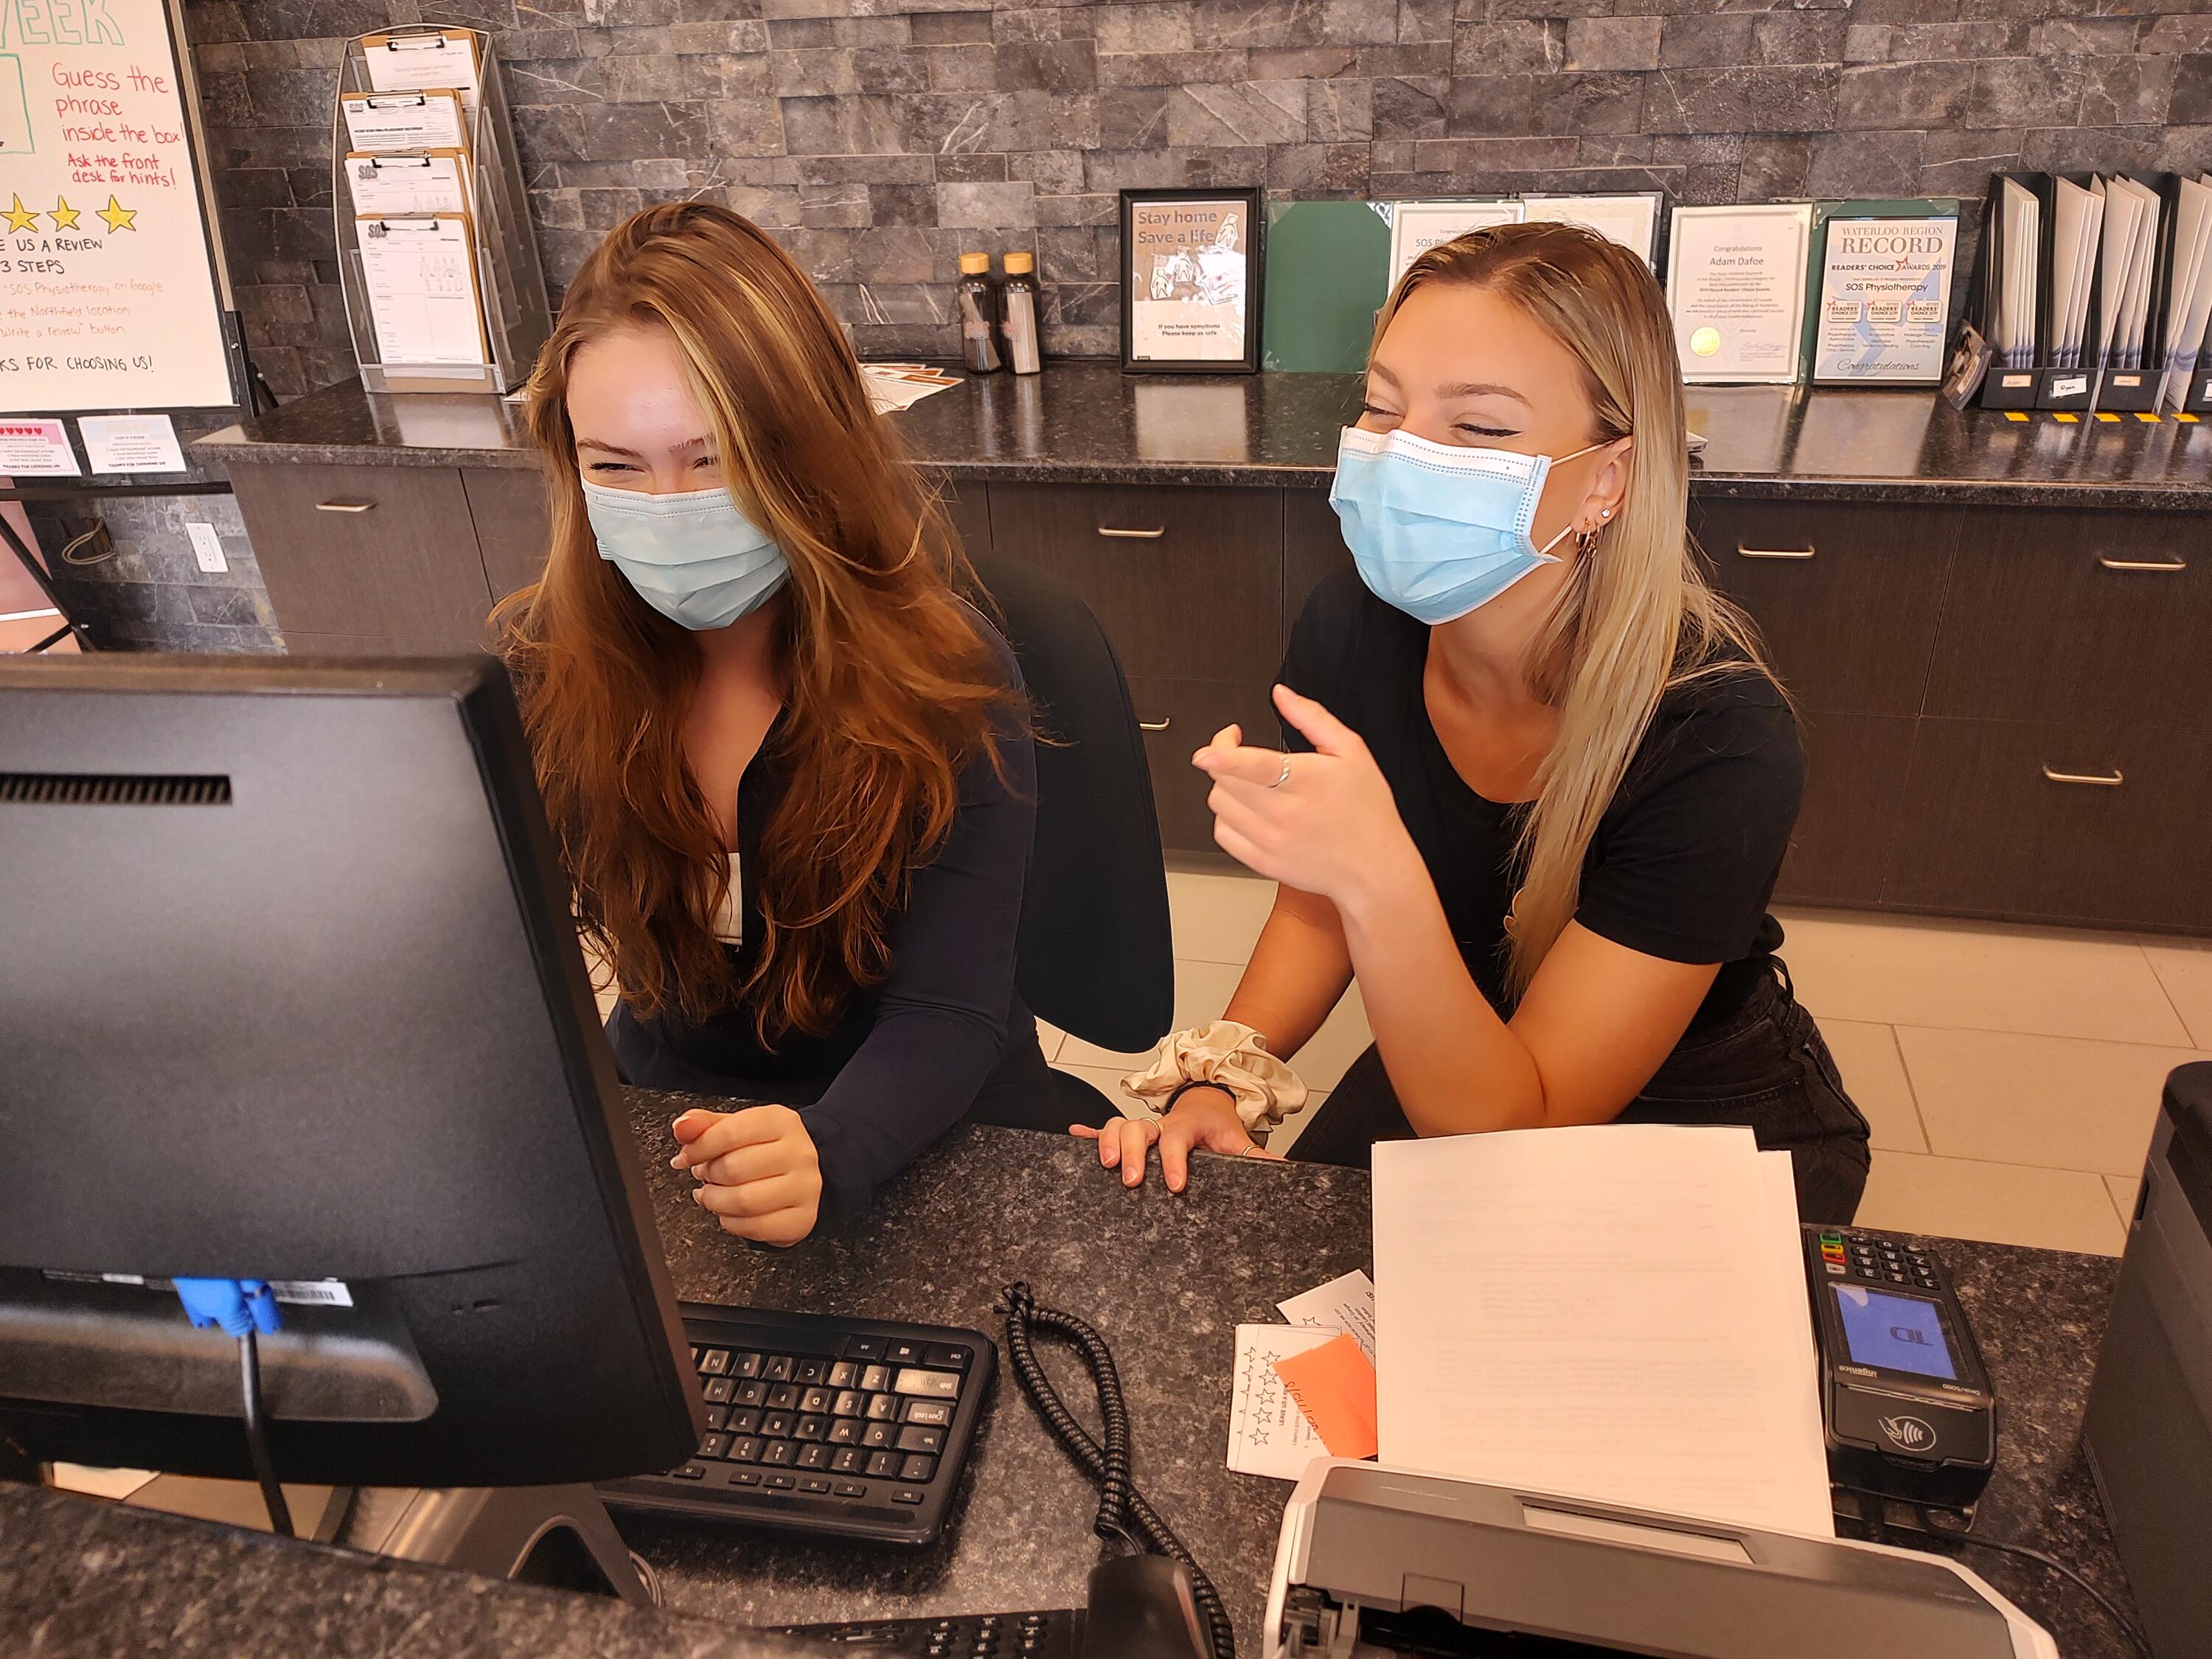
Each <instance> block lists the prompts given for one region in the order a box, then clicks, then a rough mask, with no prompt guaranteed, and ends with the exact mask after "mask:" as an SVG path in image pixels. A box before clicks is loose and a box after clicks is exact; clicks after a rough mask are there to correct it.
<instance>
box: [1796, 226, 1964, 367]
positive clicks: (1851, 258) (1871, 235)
mask: <svg viewBox="0 0 2212 1659" xmlns="http://www.w3.org/2000/svg"><path fill="white" fill-rule="evenodd" d="M1958 240H1959V204H1957V202H1955V201H1950V202H1941V203H1939V202H1936V201H1932V200H1931V201H1923V202H1824V203H1822V204H1820V210H1819V211H1818V213H1816V214H1815V216H1814V225H1813V259H1812V270H1813V276H1812V283H1811V286H1810V289H1808V298H1807V303H1808V305H1809V306H1810V307H1811V311H1810V313H1809V315H1808V317H1807V319H1806V331H1807V333H1808V336H1809V337H1810V348H1811V349H1810V353H1809V355H1810V357H1811V361H1812V365H1813V380H1814V384H1816V385H1825V386H1864V385H1881V386H1935V385H1936V384H1938V383H1939V382H1941V381H1942V379H1943V366H1944V353H1943V346H1944V339H1945V337H1946V335H1947V334H1948V331H1949V327H1950V319H1951V269H1952V264H1953V261H1954V258H1955V255H1956V251H1957V247H1958Z"/></svg>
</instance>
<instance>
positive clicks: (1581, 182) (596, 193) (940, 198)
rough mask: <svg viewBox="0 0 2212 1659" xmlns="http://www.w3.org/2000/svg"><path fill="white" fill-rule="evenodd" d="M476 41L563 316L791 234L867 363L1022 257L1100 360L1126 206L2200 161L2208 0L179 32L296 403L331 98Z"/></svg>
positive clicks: (952, 3)
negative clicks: (662, 248) (706, 226)
mask: <svg viewBox="0 0 2212 1659" xmlns="http://www.w3.org/2000/svg"><path fill="white" fill-rule="evenodd" d="M418 17H428V18H430V19H432V20H435V21H457V22H469V23H474V24H477V25H478V26H480V27H487V28H489V29H490V30H492V31H493V33H494V35H495V40H496V43H497V46H498V49H499V51H500V52H501V55H502V56H503V57H504V58H505V59H506V60H507V64H508V65H509V73H510V81H509V90H510V94H511V96H512V97H513V100H514V102H515V104H516V106H517V109H516V124H517V127H518V130H519V137H520V144H521V149H522V152H523V155H524V158H525V161H526V172H527V176H528V178H529V180H530V185H531V192H532V205H533V209H534V211H535V215H536V219H537V223H538V238H539V241H540V244H541V246H542V247H543V250H544V255H545V258H546V263H547V267H548V270H549V272H550V275H551V276H552V278H553V280H554V281H555V283H556V287H557V284H558V283H560V282H561V281H562V280H563V279H565V278H566V277H567V276H568V274H569V273H570V272H572V271H573V270H574V269H575V266H576V264H577V262H578V261H579V260H580V259H581V258H582V257H583V256H584V254H585V253H586V252H587V251H588V250H589V249H590V248H591V246H592V244H593V243H594V242H595V241H596V240H598V238H599V234H600V233H601V232H603V231H604V230H605V228H607V227H608V226H610V225H611V224H613V223H614V222H616V221H617V220H618V219H620V218H621V217H622V216H623V215H625V214H627V213H629V212H631V211H632V210H635V209H636V208H637V207H639V206H640V205H641V204H644V203H647V202H650V201H659V200H667V199H673V198H683V197H698V198H700V199H705V200H713V201H719V202H723V203H726V204H728V205H729V206H731V207H732V208H734V209H736V210H738V211H739V212H742V213H744V214H747V215H749V216H751V217H752V218H753V219H755V220H757V222H760V223H761V224H762V225H763V226H765V227H767V228H770V229H771V230H773V231H774V232H775V234H776V235H777V236H778V237H779V238H780V239H781V240H782V241H783V242H784V244H785V245H786V246H787V247H789V248H790V249H791V250H792V252H793V253H794V254H795V255H796V256H797V257H798V258H799V260H800V262H801V263H802V264H805V267H806V269H807V270H809V271H810V272H811V273H812V275H813V276H814V277H815V279H816V280H817V282H818V283H821V284H822V285H823V288H824V289H826V290H827V291H828V293H829V296H830V299H831V301H832V302H833V304H835V306H836V307H837V309H838V311H839V313H840V314H842V316H843V317H844V318H845V319H847V320H848V322H849V323H850V324H851V325H852V327H853V330H854V337H855V339H856V340H857V342H858V343H859V344H860V347H861V348H862V349H864V350H867V351H874V352H909V351H910V352H923V351H931V352H945V351H951V350H955V349H957V337H956V335H955V333H954V331H953V330H952V327H951V325H950V324H949V323H948V322H947V321H946V320H945V318H946V316H947V314H948V296H949V293H950V289H951V283H952V281H953V278H954V277H955V276H956V274H957V263H956V262H957V258H958V256H959V254H960V253H961V252H963V251H964V250H967V249H971V248H987V249H989V250H991V251H994V252H1003V251H1004V250H1006V249H1008V248H1022V247H1032V246H1033V247H1034V248H1035V249H1036V252H1037V256H1038V265H1039V271H1040V276H1041V278H1042V282H1043V283H1044V284H1045V286H1046V291H1047V304H1046V324H1045V328H1046V341H1045V343H1046V346H1047V349H1048V350H1053V351H1056V352H1062V353H1082V354H1096V355H1104V354H1109V353H1110V352H1112V351H1113V350H1114V349H1115V327H1116V322H1115V319H1116V314H1117V313H1116V297H1115V283H1114V275H1115V271H1114V265H1115V223H1114V222H1115V191H1118V190H1120V189H1121V188H1123V187H1124V186H1131V185H1264V186H1265V187H1266V188H1267V190H1268V191H1271V192H1273V193H1274V194H1276V195H1278V196H1280V197H1309V196H1327V195H1349V196H1362V195H1365V196H1373V197H1405V196H1425V195H1439V194H1447V193H1454V192H1465V191H1514V190H1554V191H1557V190H1598V191H1603V190H1650V189H1662V190H1664V191H1667V192H1668V194H1669V196H1670V197H1673V198H1674V200H1676V201H1686V202H1725V201H1731V200H1746V201H1759V200H1770V199H1774V198H1778V197H1799V196H1808V195H1813V196H1837V195H1869V194H1899V195H1904V194H1916V195H1917V194H1923V193H1926V194H1959V195H1967V196H1975V195H1979V194H1980V193H1981V192H1982V191H1983V190H1984V188H1985V187H1986V185H1987V182H1988V179H1989V175H1990V173H1991V172H1993V171H1996V170H1999V169H2002V168H2009V167H2030V168H2049V167H2066V168H2072V167H2126V168H2169V167H2191V168H2199V167H2207V166H2212V0H1802V3H1798V4H1795V5H1790V4H1783V5H1776V6H1768V5H1764V4H1760V3H1758V0H1143V3H1126V4H1125V3H1078V4H1068V5H1050V4H1036V3H1012V0H999V3H995V4H994V3H993V0H545V3H544V4H543V5H534V4H530V3H526V0H450V3H442V4H441V3H435V0H389V3H371V0H188V3H187V6H186V25H187V29H188V32H189V33H190V35H191V40H192V42H193V46H194V55H195V58H196V60H197V66H198V70H199V73H200V78H201V83H202V89H203V94H204V99H205V103H206V114H207V120H208V124H209V128H210V141H211V145H212V148H213V150H214V153H215V159H216V164H217V167H218V174H217V189H218V191H219V192H220V194H221V196H222V209H223V221H224V229H225V234H226V235H227V237H228V243H229V250H230V256H231V260H232V263H233V266H234V275H235V276H236V279H237V282H238V285H239V291H240V302H241V304H242V305H243V307H245V311H246V320H247V326H248V328H249V330H250V331H251V337H252V343H253V346H254V348H255V356H256V358H257V360H258V362H260V363H261V364H262V366H263V368H264V372H265V373H266V374H268V376H269V378H270V381H271V382H272V383H273V384H274V385H275V386H276V389H277V391H278V392H280V393H290V392H298V391H301V390H303V389H305V388H307V387H309V386H319V385H323V384H325V383H328V382H330V381H331V380H337V379H341V378H343V377H344V376H345V375H346V374H349V373H350V372H351V369H352V365H353V359H352V355H351V350H350V348H349V344H348V343H347V339H346V333H345V326H344V321H343V316H342V315H341V313H340V307H339V304H338V297H337V288H336V286H335V283H336V272H335V269H334V267H333V265H332V264H331V256H332V242H331V226H330V157H329V145H330V100H331V80H332V68H331V66H332V65H333V64H335V62H336V61H337V53H338V50H339V47H340V46H341V45H342V43H343V38H344V37H345V36H346V35H348V34H350V33H358V32H360V31H362V30H366V29H369V28H373V27H379V26H380V25H383V24H386V23H388V22H392V21H410V20H414V19H416V18H418Z"/></svg>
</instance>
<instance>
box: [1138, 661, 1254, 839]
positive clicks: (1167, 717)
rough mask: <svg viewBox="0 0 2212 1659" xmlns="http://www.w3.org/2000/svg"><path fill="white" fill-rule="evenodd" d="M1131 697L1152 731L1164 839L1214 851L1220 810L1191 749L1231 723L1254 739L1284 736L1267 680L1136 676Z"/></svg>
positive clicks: (1155, 796)
mask: <svg viewBox="0 0 2212 1659" xmlns="http://www.w3.org/2000/svg"><path fill="white" fill-rule="evenodd" d="M1129 700H1130V702H1133V703H1134V704H1135V705H1136V709H1137V720H1138V723H1139V725H1140V726H1143V727H1144V729H1145V757H1146V760H1148V761H1149V762H1151V763H1152V801H1153V804H1154V805H1155V806H1156V807H1157V808H1158V812H1159V817H1160V841H1161V843H1162V844H1163V845H1164V846H1166V847H1170V848H1175V849H1176V850H1178V851H1181V852H1211V851H1212V850H1213V813H1212V811H1211V810H1209V809H1208V807H1207V806H1206V795H1207V794H1208V793H1210V792H1211V791H1212V787H1213V785H1212V780H1210V779H1209V778H1207V776H1206V774H1205V773H1203V772H1201V771H1200V770H1199V769H1197V768H1196V767H1194V766H1193V765H1192V764H1191V763H1190V757H1191V753H1192V751H1193V750H1195V749H1197V748H1198V747H1199V745H1200V744H1203V743H1204V742H1205V741H1206V739H1207V738H1210V737H1212V735H1213V734H1214V733H1215V732H1218V731H1219V730H1220V729H1221V728H1222V727H1223V726H1227V725H1229V724H1231V722H1232V721H1233V722H1235V723H1237V724H1238V725H1241V726H1243V728H1244V735H1245V738H1246V739H1247V741H1250V742H1258V743H1267V744H1272V743H1276V742H1279V740H1280V739H1279V729H1278V727H1277V726H1276V722H1275V713H1274V709H1273V706H1272V705H1271V704H1270V703H1269V702H1268V701H1267V682H1266V681H1265V680H1261V681H1256V682H1254V681H1240V682H1229V681H1222V680H1177V679H1139V678H1131V680H1130V681H1129Z"/></svg>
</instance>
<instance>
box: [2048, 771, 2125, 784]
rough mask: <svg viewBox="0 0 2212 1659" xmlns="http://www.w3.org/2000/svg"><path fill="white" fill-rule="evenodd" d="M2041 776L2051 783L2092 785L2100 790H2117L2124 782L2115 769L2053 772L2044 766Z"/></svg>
mask: <svg viewBox="0 0 2212 1659" xmlns="http://www.w3.org/2000/svg"><path fill="white" fill-rule="evenodd" d="M2043 775H2044V776H2045V777H2046V778H2049V779H2050V780H2051V782H2053V783H2093V784H2094V785H2096V786H2097V787H2099V788H2100V789H2117V788H2118V787H2120V785H2121V783H2122V782H2123V781H2124V780H2123V779H2122V778H2121V776H2120V774H2119V773H2118V770H2117V769H2116V770H2113V771H2111V772H2054V771H2052V770H2051V768H2050V767H2048V766H2045V768H2044V769H2043Z"/></svg>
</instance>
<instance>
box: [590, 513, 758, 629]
mask: <svg viewBox="0 0 2212 1659" xmlns="http://www.w3.org/2000/svg"><path fill="white" fill-rule="evenodd" d="M584 512H585V513H586V516H587V517H589V518H590V520H591V521H592V535H594V536H596V537H597V538H599V556H600V557H601V558H603V559H605V561H606V562H608V563H609V564H611V565H612V566H614V568H616V569H617V570H619V571H621V572H622V573H623V575H624V576H625V577H626V578H628V579H629V585H630V586H632V587H634V588H635V589H636V590H637V596H638V598H640V599H643V600H644V601H645V602H646V603H647V605H651V606H652V607H653V609H654V610H655V611H659V613H660V614H661V615H662V616H664V617H667V618H668V620H669V621H671V622H672V623H680V624H681V625H682V626H684V627H685V628H690V629H698V630H701V631H704V630H707V629H715V628H727V627H728V626H729V625H730V624H731V623H733V622H735V621H737V619H738V617H742V616H744V614H745V613H746V612H747V611H751V610H753V609H755V608H756V607H757V606H758V605H760V604H761V602H762V601H763V600H764V599H767V598H768V597H769V594H771V593H773V592H775V590H776V589H777V588H779V587H781V586H783V579H784V578H785V576H787V574H790V570H789V567H788V566H787V565H786V564H785V563H784V560H783V550H781V548H779V547H777V546H776V544H775V538H774V537H772V536H770V535H769V533H768V532H766V531H764V530H761V529H759V528H757V527H756V526H754V524H753V523H752V521H751V520H749V519H748V518H746V517H745V515H744V513H740V512H738V504H737V503H736V502H735V501H732V500H731V499H730V492H729V491H728V490H726V489H691V490H685V491H684V492H682V493H681V494H678V495H647V494H646V493H645V492H644V491H643V490H639V489H609V488H608V487H607V486H606V485H605V484H595V483H592V482H591V481H590V480H588V479H586V480H585V481H584Z"/></svg>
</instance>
